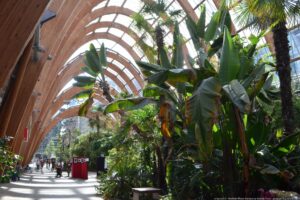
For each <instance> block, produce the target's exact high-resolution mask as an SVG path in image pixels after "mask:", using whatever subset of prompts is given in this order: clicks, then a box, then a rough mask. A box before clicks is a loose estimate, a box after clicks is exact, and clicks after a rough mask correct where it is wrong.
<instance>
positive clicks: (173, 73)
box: [147, 68, 197, 86]
mask: <svg viewBox="0 0 300 200" xmlns="http://www.w3.org/2000/svg"><path fill="white" fill-rule="evenodd" d="M147 80H148V82H149V83H154V84H157V85H160V84H162V83H164V82H165V81H167V82H168V83H169V84H171V85H173V86H176V85H177V83H185V82H190V83H194V82H195V81H196V80H197V74H196V72H195V71H194V70H193V69H180V68H178V69H170V70H164V71H161V72H158V73H155V74H153V75H151V76H149V77H148V78H147Z"/></svg>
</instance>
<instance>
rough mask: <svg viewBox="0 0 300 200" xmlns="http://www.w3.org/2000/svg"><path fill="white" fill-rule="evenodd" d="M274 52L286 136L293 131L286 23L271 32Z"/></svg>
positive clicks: (281, 23)
mask: <svg viewBox="0 0 300 200" xmlns="http://www.w3.org/2000/svg"><path fill="white" fill-rule="evenodd" d="M272 32H273V39H274V46H275V51H276V64H277V71H278V75H279V80H280V95H281V108H282V119H283V125H284V129H285V132H286V134H287V135H290V134H292V133H293V131H294V123H293V122H294V113H293V100H292V88H291V67H290V54H289V41H288V30H287V28H286V22H285V21H283V22H280V23H278V24H277V25H276V26H275V27H274V28H273V30H272Z"/></svg>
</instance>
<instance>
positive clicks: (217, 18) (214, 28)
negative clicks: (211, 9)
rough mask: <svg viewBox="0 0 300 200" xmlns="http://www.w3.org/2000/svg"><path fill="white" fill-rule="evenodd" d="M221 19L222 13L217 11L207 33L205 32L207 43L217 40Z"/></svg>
mask: <svg viewBox="0 0 300 200" xmlns="http://www.w3.org/2000/svg"><path fill="white" fill-rule="evenodd" d="M220 17H221V12H220V11H217V12H216V13H214V15H213V16H212V18H211V20H210V22H209V24H208V26H207V29H206V32H205V40H206V41H207V42H209V41H211V40H213V39H214V38H215V35H216V32H217V30H218V26H219V22H220Z"/></svg>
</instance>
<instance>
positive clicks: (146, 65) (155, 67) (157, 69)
mask: <svg viewBox="0 0 300 200" xmlns="http://www.w3.org/2000/svg"><path fill="white" fill-rule="evenodd" d="M135 62H136V64H137V65H138V66H139V67H140V68H142V69H143V70H146V71H153V72H160V71H162V70H165V69H166V68H162V67H161V66H159V65H155V64H150V63H146V62H143V61H135Z"/></svg>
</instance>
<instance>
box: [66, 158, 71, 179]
mask: <svg viewBox="0 0 300 200" xmlns="http://www.w3.org/2000/svg"><path fill="white" fill-rule="evenodd" d="M71 167H72V164H71V162H70V161H68V163H67V173H68V177H70V172H71Z"/></svg>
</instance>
